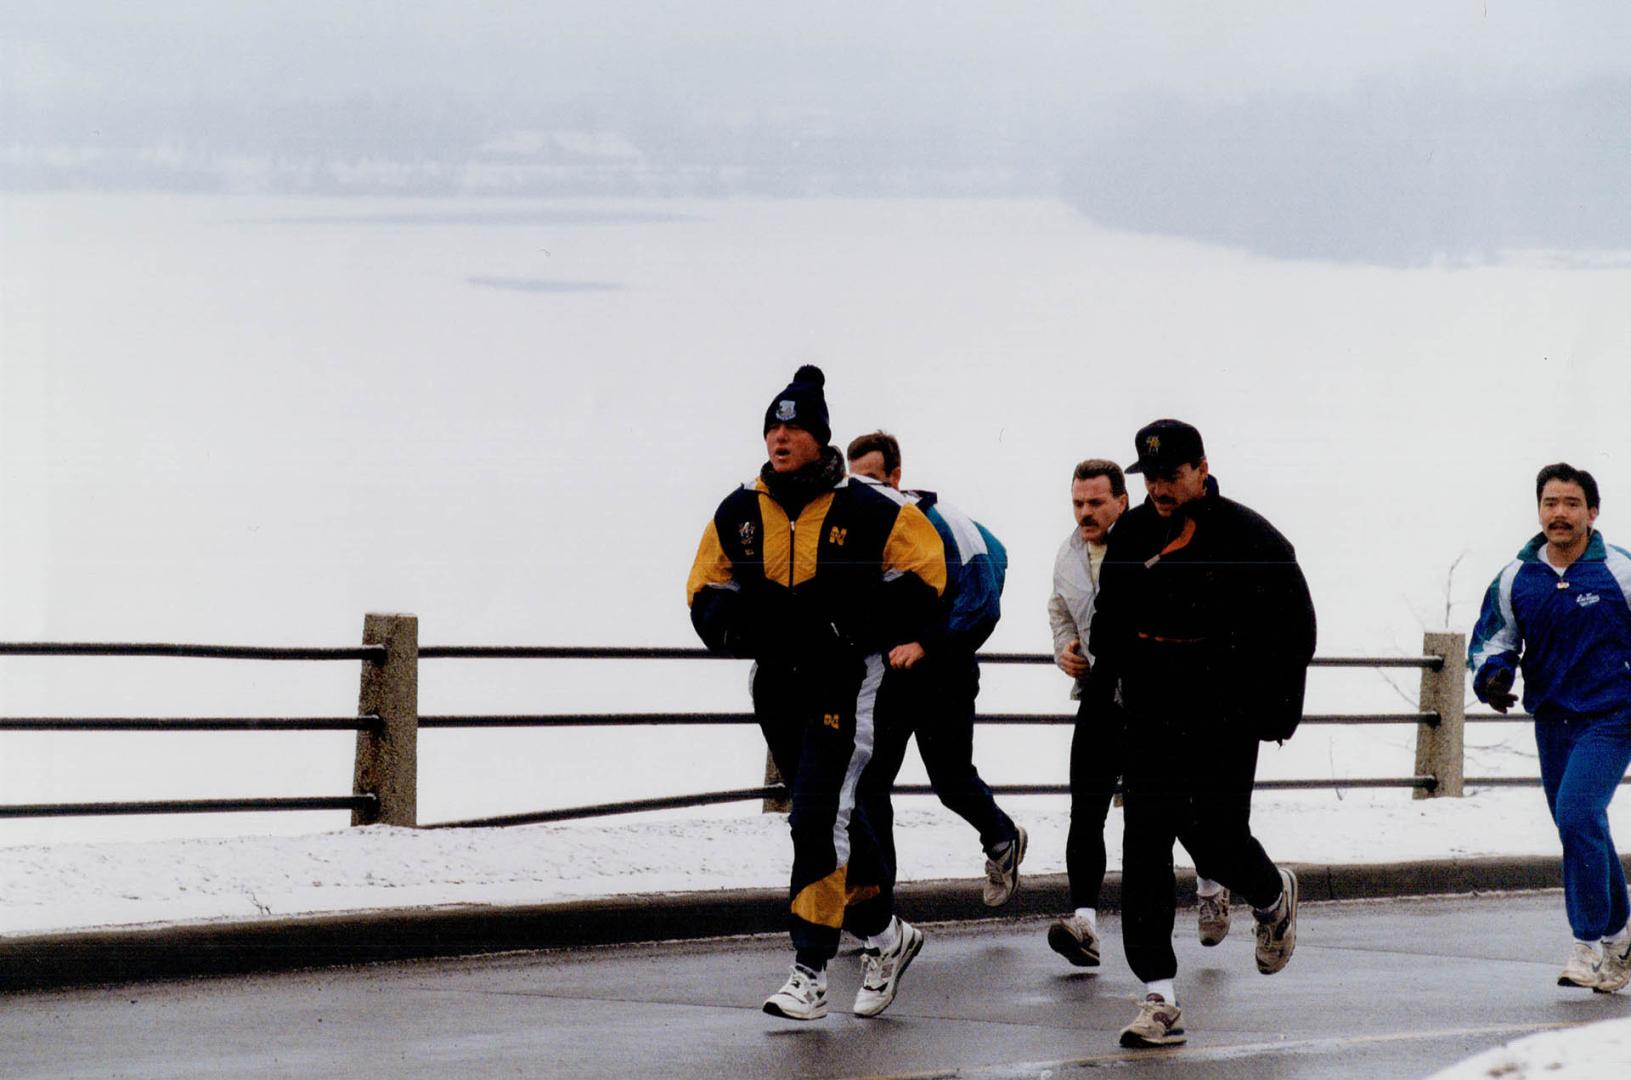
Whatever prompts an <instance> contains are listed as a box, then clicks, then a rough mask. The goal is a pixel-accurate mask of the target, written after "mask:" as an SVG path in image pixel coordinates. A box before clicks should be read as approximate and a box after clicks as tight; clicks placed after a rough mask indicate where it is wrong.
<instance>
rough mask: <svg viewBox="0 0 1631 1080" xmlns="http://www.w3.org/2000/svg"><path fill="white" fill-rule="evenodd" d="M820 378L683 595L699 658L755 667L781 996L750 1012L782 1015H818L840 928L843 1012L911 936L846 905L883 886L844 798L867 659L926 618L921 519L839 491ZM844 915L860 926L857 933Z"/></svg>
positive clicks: (794, 392)
mask: <svg viewBox="0 0 1631 1080" xmlns="http://www.w3.org/2000/svg"><path fill="white" fill-rule="evenodd" d="M823 382H824V379H823V377H822V375H821V372H820V370H819V369H817V368H814V367H809V366H806V367H802V368H800V369H799V371H798V374H797V375H795V377H794V381H793V383H792V384H791V385H789V386H788V387H787V389H786V390H784V391H783V392H782V394H781V395H779V397H778V398H777V399H776V400H775V401H773V402H772V403H771V406H770V408H769V410H767V412H766V415H765V445H766V449H767V451H768V452H769V456H770V460H769V461H768V462H767V463H766V464H765V466H764V467H763V469H762V470H761V471H760V475H759V477H758V478H757V479H756V480H755V481H753V482H752V483H751V484H747V485H743V486H742V487H740V488H738V489H737V490H736V491H734V492H732V493H731V494H730V495H728V496H726V498H725V500H724V501H723V502H722V503H720V505H719V509H718V510H716V511H715V513H714V517H713V520H712V521H710V522H709V523H708V525H707V527H706V528H705V529H704V530H703V535H702V542H701V544H700V545H699V546H698V549H697V556H696V561H695V563H694V564H693V566H692V568H691V575H690V580H689V581H688V583H687V600H688V602H689V604H690V607H691V622H692V625H693V626H695V627H696V630H697V633H698V635H699V636H700V637H701V638H702V640H703V642H704V643H705V644H706V645H707V646H708V648H709V649H710V650H712V651H715V652H719V653H724V654H726V655H730V656H738V657H746V658H751V659H753V660H754V661H756V664H755V667H754V672H753V709H754V714H755V716H756V717H757V719H758V721H759V726H760V728H761V730H762V731H763V732H764V736H765V741H766V743H767V744H768V745H769V748H770V753H771V757H772V759H773V760H774V761H775V763H776V767H777V769H778V770H779V771H780V772H781V774H782V777H783V779H784V780H785V781H786V782H787V784H788V786H789V787H790V789H791V792H792V814H791V816H790V818H789V822H788V824H789V828H790V830H791V832H792V838H793V873H792V881H791V884H790V888H789V907H790V911H791V920H790V928H791V933H792V939H793V947H794V949H795V950H796V953H797V956H796V961H795V965H794V972H793V976H792V978H790V979H789V980H788V985H787V986H785V987H783V988H782V990H781V991H779V992H778V993H777V994H775V995H773V996H772V997H771V999H770V1000H769V1001H767V1002H766V1003H765V1009H766V1011H767V1012H771V1013H774V1014H777V1015H783V1016H788V1017H791V1018H795V1019H809V1020H813V1019H817V1018H819V1017H820V1016H822V1015H825V1013H826V1000H825V968H826V964H827V961H828V960H830V959H831V958H832V957H833V956H834V955H835V954H836V953H837V951H838V939H839V933H840V930H841V929H843V928H845V927H846V925H847V926H848V929H850V930H851V932H853V933H855V934H856V935H857V936H859V937H861V938H863V939H865V941H866V943H867V955H868V960H867V973H866V976H865V977H864V978H863V985H862V989H861V993H860V994H859V995H857V998H856V1006H855V1007H856V1012H857V1013H859V1014H861V1015H875V1014H876V1013H877V1012H881V1011H882V1010H883V1008H885V1007H886V1006H887V1005H888V1004H889V1002H890V1001H891V1000H893V997H894V993H895V987H896V985H897V982H898V979H899V976H900V973H901V972H903V971H904V970H905V968H906V966H907V964H908V963H910V961H911V959H912V957H913V956H915V955H916V952H917V950H918V949H919V948H921V946H922V940H923V938H922V934H921V933H919V932H918V931H917V930H915V929H914V928H912V927H910V926H908V925H906V924H904V923H901V922H900V921H899V920H898V919H896V918H894V917H893V912H891V911H890V910H888V909H887V908H885V909H883V910H877V905H868V906H867V907H866V908H863V909H860V912H859V913H857V914H852V915H850V917H849V919H848V922H846V915H847V914H848V913H849V912H850V909H851V908H852V907H853V905H855V904H857V903H859V902H860V901H863V900H866V899H869V898H871V897H873V896H876V895H878V892H879V885H880V883H882V882H883V881H885V880H887V878H888V874H887V872H886V868H885V864H884V854H883V849H882V848H881V846H880V845H879V843H878V840H877V837H876V835H875V834H874V833H873V831H872V828H871V823H870V821H869V819H868V815H867V808H866V806H865V805H864V803H863V802H862V801H861V800H859V799H858V798H857V793H858V791H859V789H860V781H861V775H862V773H863V771H864V770H865V769H866V767H867V765H868V764H869V762H870V760H871V756H872V748H873V730H874V729H873V724H874V719H875V717H874V707H875V704H876V699H877V692H878V687H879V685H880V684H881V682H882V679H883V670H884V660H883V656H882V654H883V653H884V652H886V651H887V650H888V649H889V648H891V647H893V646H894V645H896V644H899V643H901V642H905V641H912V640H917V638H918V636H919V635H921V634H923V633H925V632H927V631H928V630H929V629H930V628H933V627H934V626H935V625H936V623H937V619H938V617H939V611H940V596H941V594H942V593H943V592H944V590H945V587H946V560H945V554H944V550H943V548H942V545H941V541H940V537H939V535H938V534H937V533H936V532H935V529H934V526H933V525H931V524H930V523H929V521H928V519H927V518H926V517H924V516H923V514H922V512H921V511H919V510H918V509H917V508H916V507H914V506H911V505H909V504H908V505H902V504H901V503H900V502H899V501H897V500H894V499H891V498H889V497H887V496H885V495H884V494H882V493H880V492H879V491H877V490H876V489H874V488H872V487H870V486H868V485H865V484H855V483H851V482H850V480H849V478H848V477H846V475H845V473H844V459H843V456H842V455H841V454H840V453H839V452H838V450H837V448H836V447H832V446H828V445H826V443H827V440H828V439H829V438H830V437H831V431H830V429H829V427H828V425H827V413H826V402H825V398H824V395H823V393H822V385H823ZM858 919H863V920H865V922H866V924H865V925H860V924H859V923H858Z"/></svg>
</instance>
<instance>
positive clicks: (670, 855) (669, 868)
mask: <svg viewBox="0 0 1631 1080" xmlns="http://www.w3.org/2000/svg"><path fill="white" fill-rule="evenodd" d="M1004 801H1005V802H1006V803H1007V805H1008V808H1009V810H1010V812H1011V813H1013V814H1014V816H1015V817H1016V818H1017V819H1018V820H1019V821H1020V822H1021V823H1022V824H1024V825H1025V826H1026V828H1027V830H1028V831H1029V833H1030V836H1031V842H1030V849H1029V852H1028V854H1027V857H1026V861H1025V867H1024V868H1025V870H1026V871H1028V872H1030V873H1035V874H1044V873H1062V872H1063V871H1064V842H1065V834H1066V831H1067V829H1068V827H1069V814H1068V810H1067V809H1066V807H1065V802H1064V800H1062V799H1057V798H1054V799H1045V800H1044V799H1030V800H1025V799H1014V800H1004ZM897 807H898V809H897V815H896V842H897V847H898V850H899V853H900V860H901V879H902V880H903V881H909V880H933V879H941V878H960V877H966V878H969V879H971V880H973V879H977V878H978V877H979V876H980V875H981V873H982V871H983V866H984V856H983V855H982V853H981V852H980V848H979V843H978V840H977V838H976V836H975V834H974V832H973V830H972V829H970V828H969V827H968V826H967V825H966V824H964V823H963V822H962V821H961V820H960V819H958V818H955V817H953V816H952V815H951V814H950V813H948V812H946V811H944V810H942V809H940V808H939V807H938V806H937V805H936V804H934V803H933V802H931V801H928V800H924V799H917V798H902V799H899V800H897ZM1610 816H1611V820H1612V821H1613V824H1614V827H1615V828H1616V829H1617V831H1618V832H1619V834H1620V835H1621V836H1631V799H1619V800H1617V801H1616V803H1615V804H1614V805H1613V806H1611V807H1610ZM1252 820H1253V826H1254V829H1255V830H1256V831H1257V834H1258V836H1259V837H1260V838H1261V839H1262V841H1263V843H1264V846H1265V847H1266V848H1267V849H1268V851H1269V853H1270V854H1271V855H1272V856H1273V857H1274V858H1276V859H1278V860H1282V861H1287V862H1327V863H1331V862H1335V863H1373V862H1393V861H1403V860H1415V859H1431V858H1465V857H1471V856H1479V855H1549V854H1556V852H1557V837H1556V833H1555V832H1554V831H1553V828H1552V824H1551V821H1550V819H1549V818H1548V817H1547V815H1546V808H1545V804H1544V802H1543V801H1542V799H1541V796H1540V793H1539V792H1538V791H1536V790H1528V789H1498V790H1493V791H1484V792H1479V793H1476V794H1475V795H1473V796H1471V797H1468V798H1466V799H1429V800H1413V799H1411V798H1410V797H1409V795H1408V794H1407V793H1404V792H1399V791H1377V792H1347V793H1345V794H1344V796H1343V797H1342V798H1340V799H1339V798H1337V797H1335V796H1334V795H1333V794H1332V793H1331V792H1328V791H1327V792H1306V793H1304V792H1299V793H1281V792H1275V793H1265V794H1263V795H1260V796H1259V797H1258V798H1257V799H1256V800H1255V805H1254V812H1253V815H1252ZM1120 836H1121V814H1120V811H1119V810H1112V811H1111V814H1110V819H1109V821H1108V822H1107V823H1106V828H1105V840H1106V845H1107V848H1108V850H1109V852H1110V864H1111V867H1112V868H1113V869H1114V868H1116V867H1118V866H1119V852H1120V846H1121V844H1120ZM1177 857H1178V859H1179V860H1180V861H1182V860H1183V859H1184V857H1185V856H1184V853H1183V851H1182V849H1181V848H1180V849H1179V850H1178V853H1177ZM790 858H791V849H790V845H789V844H788V841H787V827H786V821H785V819H784V818H782V817H780V816H777V815H764V814H754V813H744V814H743V815H742V816H740V817H680V816H676V815H674V814H666V815H646V816H643V817H641V818H638V819H636V818H624V819H618V818H608V819H600V820H597V821H579V822H566V823H560V824H553V825H534V826H523V827H514V828H508V829H434V830H416V829H402V828H391V827H386V826H374V827H368V828H358V829H343V830H336V831H333V832H325V833H314V834H309V835H303V836H249V837H233V838H225V839H221V838H215V839H188V840H167V841H146V842H136V843H103V844H94V843H87V844H56V845H28V846H16V847H0V933H6V934H19V933H37V932H45V931H52V930H69V929H84V928H90V927H107V926H125V925H140V924H151V923H173V922H183V921H191V920H199V919H222V918H228V919H242V918H257V917H267V916H287V915H296V914H310V913H317V912H337V911H355V910H367V909H380V908H399V907H416V906H438V905H447V904H525V903H544V902H549V901H555V900H569V899H586V898H592V897H603V896H619V895H628V894H637V893H670V892H692V891H707V890H713V889H736V888H776V887H780V886H782V885H783V884H784V883H785V881H786V875H787V871H788V864H789V860H790Z"/></svg>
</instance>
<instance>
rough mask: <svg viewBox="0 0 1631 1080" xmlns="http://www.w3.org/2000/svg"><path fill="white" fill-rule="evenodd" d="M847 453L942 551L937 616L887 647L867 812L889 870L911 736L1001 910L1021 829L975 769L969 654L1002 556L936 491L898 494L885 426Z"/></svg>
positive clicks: (1020, 850) (973, 679) (896, 460)
mask: <svg viewBox="0 0 1631 1080" xmlns="http://www.w3.org/2000/svg"><path fill="white" fill-rule="evenodd" d="M847 453H848V457H849V467H850V473H851V475H852V476H853V477H854V478H855V479H856V480H858V481H868V480H870V481H872V482H874V483H876V484H877V485H879V486H880V488H881V489H882V490H884V491H887V492H893V493H895V495H896V497H897V498H900V499H903V500H905V501H907V502H910V503H913V504H915V505H916V506H917V508H918V509H919V510H921V511H923V513H924V514H925V515H926V516H927V517H928V519H929V522H930V523H931V524H932V525H934V527H935V530H936V531H937V532H939V533H940V539H941V542H942V543H943V544H944V545H945V549H946V593H945V597H944V604H943V608H944V619H943V621H942V622H941V624H940V625H939V626H938V627H937V628H936V629H935V630H934V631H933V632H932V633H931V634H929V635H926V636H925V638H924V639H923V640H920V641H913V642H908V643H906V644H903V645H899V646H896V647H895V648H894V649H893V650H891V651H890V653H889V657H888V661H889V671H888V673H887V674H886V675H885V676H884V683H883V687H882V688H881V689H880V690H879V692H878V725H877V736H876V737H877V744H876V746H875V747H874V748H873V752H872V765H871V766H869V768H868V770H867V773H866V775H865V776H863V777H862V781H861V783H862V786H863V788H866V789H867V790H868V796H869V800H868V813H869V814H871V816H872V821H873V827H874V828H875V829H876V831H877V833H878V838H879V844H880V845H881V846H884V847H885V848H886V850H887V852H888V854H889V856H890V857H889V858H888V860H887V864H888V866H889V867H890V868H891V869H893V868H894V865H895V860H894V858H893V855H894V843H893V838H892V830H891V828H890V826H891V824H892V823H893V821H894V811H893V807H892V805H891V803H890V799H889V791H890V789H891V788H892V787H893V786H894V782H895V776H896V775H897V774H898V773H899V772H900V766H901V763H902V761H903V760H904V758H905V756H906V742H907V740H908V739H910V738H911V736H912V735H913V733H914V732H915V733H916V735H917V748H918V753H919V754H920V755H922V757H923V767H924V769H925V770H927V772H928V774H929V784H930V786H931V787H932V788H934V793H935V794H936V795H937V796H939V798H940V801H941V803H943V804H944V805H945V807H946V809H948V810H950V811H952V812H953V813H955V814H957V815H958V816H959V817H961V818H963V819H964V820H965V821H967V822H968V823H969V824H970V825H972V826H974V828H975V829H977V830H979V833H980V845H981V847H983V848H984V849H985V853H986V864H985V869H986V884H985V890H984V895H983V899H984V901H985V903H986V904H987V905H988V906H990V907H1000V906H1002V905H1003V904H1006V903H1007V902H1008V901H1009V899H1011V898H1012V897H1013V895H1014V891H1015V890H1016V889H1017V888H1018V887H1019V863H1020V860H1021V859H1023V858H1024V857H1025V830H1024V829H1023V828H1020V827H1019V826H1017V825H1015V824H1014V822H1013V819H1011V818H1010V817H1009V816H1008V815H1007V814H1005V813H1003V811H1002V808H1001V807H999V806H998V805H997V802H996V799H995V798H994V797H993V796H992V794H991V788H990V787H989V786H988V785H987V784H986V782H985V781H984V780H982V779H980V774H979V771H978V770H977V769H975V767H974V760H973V759H974V699H975V697H976V696H977V695H978V694H979V692H980V666H979V663H978V662H977V661H976V660H975V659H974V653H975V651H976V650H977V649H979V647H980V646H981V645H983V644H985V641H986V639H987V638H988V637H990V636H991V631H992V630H993V629H995V627H996V625H997V620H998V619H999V618H1000V617H1001V615H1002V585H1003V578H1004V576H1005V575H1006V573H1007V570H1008V553H1007V552H1006V551H1005V550H1004V549H1003V546H1002V544H1001V542H1000V541H998V540H997V538H996V537H995V536H994V535H992V533H991V532H990V530H988V529H986V528H985V527H984V526H983V525H981V524H979V523H978V522H976V521H975V520H974V519H972V518H970V517H969V516H968V515H966V514H964V513H962V512H961V511H959V510H957V509H955V508H953V507H950V506H947V505H946V504H945V503H943V502H941V501H940V500H939V498H938V496H937V495H936V494H935V493H934V492H932V491H901V490H900V477H901V464H900V460H901V459H900V443H899V441H898V440H897V439H896V438H895V437H894V436H893V435H890V434H889V433H888V432H884V431H874V432H872V433H870V434H867V435H862V436H860V437H858V438H856V439H854V440H853V441H851V442H850V444H849V448H848V452H847Z"/></svg>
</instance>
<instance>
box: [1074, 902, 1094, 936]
mask: <svg viewBox="0 0 1631 1080" xmlns="http://www.w3.org/2000/svg"><path fill="white" fill-rule="evenodd" d="M1076 917H1077V918H1078V919H1086V920H1087V925H1089V926H1091V927H1092V928H1093V932H1094V933H1095V934H1096V933H1098V932H1099V910H1098V908H1090V907H1079V908H1077V909H1076Z"/></svg>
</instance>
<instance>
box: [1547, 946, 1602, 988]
mask: <svg viewBox="0 0 1631 1080" xmlns="http://www.w3.org/2000/svg"><path fill="white" fill-rule="evenodd" d="M1602 981H1603V958H1602V957H1601V956H1600V955H1598V952H1597V946H1595V945H1591V944H1588V943H1586V942H1584V941H1577V942H1575V943H1574V946H1573V947H1572V948H1571V949H1569V958H1568V960H1566V961H1565V962H1564V964H1563V970H1562V971H1560V972H1558V973H1557V985H1559V986H1578V987H1580V988H1581V989H1582V990H1595V989H1597V987H1598V986H1599V985H1601V984H1602Z"/></svg>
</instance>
